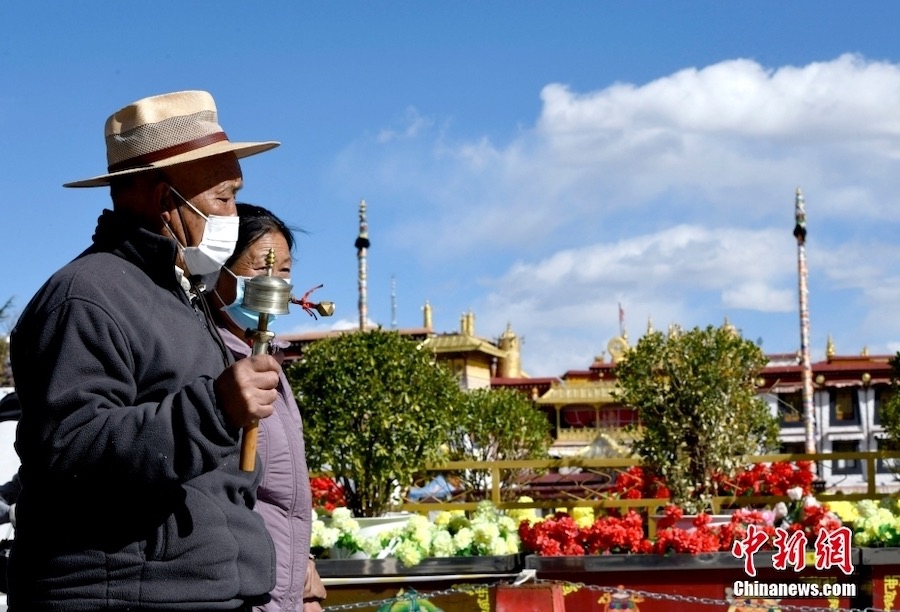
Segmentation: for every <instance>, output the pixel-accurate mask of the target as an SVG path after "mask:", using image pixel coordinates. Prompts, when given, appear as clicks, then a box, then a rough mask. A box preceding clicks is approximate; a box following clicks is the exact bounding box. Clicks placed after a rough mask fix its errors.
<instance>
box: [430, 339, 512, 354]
mask: <svg viewBox="0 0 900 612" xmlns="http://www.w3.org/2000/svg"><path fill="white" fill-rule="evenodd" d="M428 346H430V347H431V349H432V350H433V351H434V352H435V353H438V354H441V353H484V354H487V355H491V356H492V357H498V358H500V357H506V352H505V351H501V350H500V349H498V348H497V347H496V346H494V345H493V344H491V343H490V342H488V341H487V340H483V339H481V338H478V337H477V336H468V335H462V334H447V335H441V336H432V337H431V338H429V340H428Z"/></svg>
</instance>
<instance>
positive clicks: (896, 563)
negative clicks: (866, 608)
mask: <svg viewBox="0 0 900 612" xmlns="http://www.w3.org/2000/svg"><path fill="white" fill-rule="evenodd" d="M860 552H861V562H862V565H863V569H865V570H866V572H868V573H869V577H870V580H871V584H872V603H871V606H872V607H873V608H875V609H877V610H897V609H900V600H898V597H897V596H898V588H897V587H898V585H900V548H862V549H860Z"/></svg>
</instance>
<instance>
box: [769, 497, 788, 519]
mask: <svg viewBox="0 0 900 612" xmlns="http://www.w3.org/2000/svg"><path fill="white" fill-rule="evenodd" d="M772 512H773V513H774V515H775V520H776V521H777V520H779V519H783V518H784V517H786V516H787V514H788V509H787V504H785V503H784V502H778V503H777V504H775V507H774V508H772Z"/></svg>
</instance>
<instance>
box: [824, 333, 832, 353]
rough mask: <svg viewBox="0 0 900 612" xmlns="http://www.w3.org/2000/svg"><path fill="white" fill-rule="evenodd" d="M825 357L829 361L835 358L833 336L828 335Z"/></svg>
mask: <svg viewBox="0 0 900 612" xmlns="http://www.w3.org/2000/svg"><path fill="white" fill-rule="evenodd" d="M825 356H826V357H828V359H831V358H832V357H834V339H833V338H832V337H831V334H828V344H827V345H826V346H825Z"/></svg>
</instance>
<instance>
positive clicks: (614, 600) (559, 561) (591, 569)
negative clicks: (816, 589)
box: [525, 549, 869, 612]
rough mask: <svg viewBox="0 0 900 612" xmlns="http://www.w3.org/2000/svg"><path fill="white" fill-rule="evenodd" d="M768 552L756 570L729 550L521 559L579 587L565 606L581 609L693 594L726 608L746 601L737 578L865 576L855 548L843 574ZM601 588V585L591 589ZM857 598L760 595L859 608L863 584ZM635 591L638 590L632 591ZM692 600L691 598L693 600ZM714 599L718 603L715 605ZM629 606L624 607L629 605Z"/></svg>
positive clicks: (653, 604) (679, 604) (670, 601)
mask: <svg viewBox="0 0 900 612" xmlns="http://www.w3.org/2000/svg"><path fill="white" fill-rule="evenodd" d="M772 554H773V553H772V552H771V551H770V552H760V553H756V555H754V560H755V565H756V570H757V575H756V576H755V577H753V578H750V577H749V576H747V574H746V573H745V571H744V561H743V559H737V558H735V557H734V556H733V555H732V554H731V553H728V552H718V553H701V554H697V555H690V554H676V555H669V556H662V555H586V556H573V557H538V556H535V555H529V556H527V557H526V558H525V567H526V568H528V569H534V570H536V572H537V577H538V578H539V579H543V580H556V581H562V582H568V583H572V584H575V585H579V584H580V585H583V586H578V587H576V588H574V589H573V588H567V589H566V609H570V610H578V611H579V612H606V611H607V610H616V609H633V610H638V609H639V610H640V612H668V611H671V610H687V609H691V608H692V606H695V605H697V604H696V600H694V599H693V598H701V599H703V600H704V601H705V602H707V607H708V609H709V610H711V611H712V610H721V612H725V611H726V610H728V609H729V607H730V606H732V605H734V604H738V603H746V599H747V598H735V597H734V596H733V595H732V588H733V586H734V583H735V581H739V580H747V581H750V582H753V581H757V582H760V583H762V582H766V583H776V582H788V583H794V582H800V583H803V582H810V583H819V584H821V583H824V582H838V583H857V584H858V583H859V582H860V580H861V579H862V578H863V573H864V572H863V571H862V570H861V568H860V554H859V551H858V550H856V549H854V550H853V553H852V556H851V559H852V562H853V565H854V567H855V571H854V574H853V575H851V576H845V575H844V573H843V572H841V570H840V569H837V568H833V569H828V570H823V571H818V570H816V569H815V565H814V563H815V562H814V559H812V558H810V557H811V555H810V554H809V553H808V554H807V557H808V558H807V567H806V568H805V569H804V570H802V571H801V572H795V571H794V570H792V569H788V570H786V571H779V570H776V569H774V568H773V567H772ZM592 587H599V588H592ZM858 590H859V593H858V596H857V597H856V598H850V597H840V598H825V597H822V598H803V599H801V598H782V599H780V600H777V599H776V600H774V601H769V600H759V601H758V603H760V604H768V605H771V604H772V603H777V604H780V605H782V606H787V605H793V606H811V607H821V608H829V607H835V606H837V607H840V608H851V607H857V608H862V607H865V605H868V604H865V605H860V602H866V601H868V597H869V596H868V594H867V593H865V592H864V590H865V589H858ZM634 592H637V594H634ZM692 601H694V602H695V603H691V602H692ZM712 602H717V603H715V604H713V603H712ZM629 605H630V606H632V607H631V608H628V607H627V606H629Z"/></svg>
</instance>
